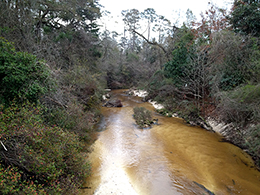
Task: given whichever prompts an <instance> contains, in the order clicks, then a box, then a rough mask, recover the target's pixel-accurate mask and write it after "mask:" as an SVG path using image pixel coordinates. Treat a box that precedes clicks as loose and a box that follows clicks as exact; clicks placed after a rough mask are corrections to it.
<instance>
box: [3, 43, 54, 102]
mask: <svg viewBox="0 0 260 195" xmlns="http://www.w3.org/2000/svg"><path fill="white" fill-rule="evenodd" d="M48 76H49V70H48V69H47V67H46V65H45V64H44V63H43V62H41V61H38V60H37V58H36V57H35V56H34V55H31V54H28V53H25V52H16V51H15V49H14V46H13V44H11V43H10V42H8V41H6V40H5V39H3V38H0V85H1V90H0V103H4V104H9V103H10V101H12V100H13V99H15V98H16V99H17V100H18V99H19V100H23V99H25V98H26V99H28V100H30V101H33V102H36V101H37V100H38V99H39V97H40V95H42V94H44V93H45V92H46V91H47V90H48V89H47V87H46V86H47V85H46V84H45V83H46V81H47V78H48Z"/></svg>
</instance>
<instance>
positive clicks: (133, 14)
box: [121, 9, 140, 51]
mask: <svg viewBox="0 0 260 195" xmlns="http://www.w3.org/2000/svg"><path fill="white" fill-rule="evenodd" d="M121 13H122V16H123V17H124V18H123V21H124V23H125V25H126V26H127V28H128V29H127V30H128V31H129V32H130V34H132V37H131V38H130V39H132V45H131V47H130V48H131V50H132V51H135V50H136V46H137V45H136V34H135V33H134V32H135V31H136V30H137V29H138V28H139V27H140V25H139V20H140V13H139V11H138V10H137V9H131V10H123V11H122V12H121Z"/></svg>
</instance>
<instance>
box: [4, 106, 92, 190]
mask: <svg viewBox="0 0 260 195" xmlns="http://www.w3.org/2000/svg"><path fill="white" fill-rule="evenodd" d="M42 112H43V111H42V108H40V107H38V106H35V105H33V104H30V103H24V104H23V105H22V106H17V105H16V104H15V103H13V104H12V105H11V106H10V107H8V108H7V109H4V108H3V107H1V110H0V121H1V123H0V129H1V133H0V138H1V140H2V143H3V144H4V146H5V147H6V150H5V149H4V148H2V149H1V160H2V162H1V163H2V164H1V169H2V170H4V171H1V177H2V178H1V183H0V190H1V192H2V193H3V194H16V193H17V194H75V193H76V192H77V189H78V188H79V187H80V186H81V184H82V180H83V179H84V178H85V177H86V174H89V171H90V169H89V164H88V163H87V162H86V158H85V156H84V154H83V153H81V151H82V148H83V146H84V145H82V143H81V142H80V141H79V137H78V135H77V134H74V133H72V132H68V131H66V130H63V129H61V128H59V127H57V126H47V125H45V124H44V121H43V120H42V117H41V115H42Z"/></svg>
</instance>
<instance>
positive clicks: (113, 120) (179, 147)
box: [82, 90, 260, 195]
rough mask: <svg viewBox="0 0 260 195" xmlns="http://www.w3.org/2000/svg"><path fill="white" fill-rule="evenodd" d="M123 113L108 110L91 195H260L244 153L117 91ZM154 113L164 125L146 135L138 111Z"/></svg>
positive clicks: (94, 157) (94, 156)
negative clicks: (137, 121) (135, 116)
mask: <svg viewBox="0 0 260 195" xmlns="http://www.w3.org/2000/svg"><path fill="white" fill-rule="evenodd" d="M112 93H113V96H115V97H117V98H119V99H120V100H121V101H122V104H123V107H121V108H106V107H103V108H102V111H101V112H102V114H103V116H104V117H103V118H102V120H101V122H100V124H99V125H98V127H97V128H98V131H99V133H98V135H97V140H96V141H95V143H94V144H93V146H92V152H91V153H90V155H89V159H90V161H91V163H92V167H93V168H92V176H91V177H90V178H88V179H87V181H86V184H85V187H86V189H84V190H82V194H86V195H92V194H95V195H107V194H124V195H128V194H129V195H135V194H138V195H158V194H161V195H168V194H171V195H172V194H173V195H175V194H176V195H178V194H184V195H187V194H210V193H214V194H217V195H222V194H245V195H251V194H252V195H257V194H260V172H259V171H258V170H257V169H256V167H255V166H254V162H253V161H252V159H251V158H250V156H248V155H247V154H246V153H245V152H244V151H243V150H241V149H240V148H238V147H236V146H234V145H232V144H230V143H227V142H225V141H223V140H224V139H223V137H221V135H219V134H216V133H213V132H209V131H206V130H204V129H202V128H199V127H191V126H189V125H187V124H186V123H185V122H184V121H183V120H182V119H178V118H173V117H164V116H161V115H159V114H157V113H156V112H155V111H154V107H153V106H152V105H151V104H150V103H148V102H142V101H141V98H139V97H134V96H128V95H126V94H124V93H123V90H115V91H112ZM135 106H139V107H145V108H147V109H149V110H151V111H152V112H153V116H154V118H157V119H158V125H153V126H152V128H147V129H140V128H139V127H138V126H137V125H136V124H135V121H134V119H133V116H132V115H133V108H134V107H135Z"/></svg>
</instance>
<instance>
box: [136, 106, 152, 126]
mask: <svg viewBox="0 0 260 195" xmlns="http://www.w3.org/2000/svg"><path fill="white" fill-rule="evenodd" d="M134 119H135V121H136V123H137V124H138V125H139V126H140V127H147V126H150V125H151V123H152V113H151V111H149V110H147V109H146V108H144V107H134Z"/></svg>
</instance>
